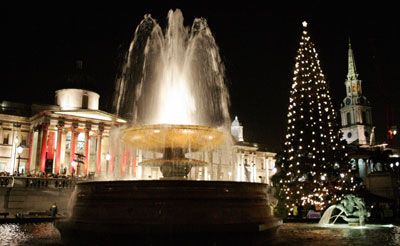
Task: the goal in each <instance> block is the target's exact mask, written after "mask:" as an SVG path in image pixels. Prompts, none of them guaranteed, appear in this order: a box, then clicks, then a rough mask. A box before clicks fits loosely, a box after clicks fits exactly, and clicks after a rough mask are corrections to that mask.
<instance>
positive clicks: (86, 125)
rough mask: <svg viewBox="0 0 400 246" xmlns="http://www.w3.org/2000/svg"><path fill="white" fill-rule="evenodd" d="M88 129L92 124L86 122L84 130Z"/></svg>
mask: <svg viewBox="0 0 400 246" xmlns="http://www.w3.org/2000/svg"><path fill="white" fill-rule="evenodd" d="M90 130H92V124H91V123H86V124H85V131H86V132H89V131H90Z"/></svg>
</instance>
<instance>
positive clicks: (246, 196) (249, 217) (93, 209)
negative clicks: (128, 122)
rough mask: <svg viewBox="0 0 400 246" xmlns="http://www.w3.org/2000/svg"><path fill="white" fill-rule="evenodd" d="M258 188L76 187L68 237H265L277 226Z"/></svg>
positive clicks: (197, 184)
mask: <svg viewBox="0 0 400 246" xmlns="http://www.w3.org/2000/svg"><path fill="white" fill-rule="evenodd" d="M266 192H267V186H266V185H265V184H260V183H243V182H240V183H239V182H225V181H188V180H148V181H111V182H109V181H107V182H106V181H103V182H86V183H80V184H77V186H76V191H75V193H74V196H75V197H74V198H73V199H74V200H75V201H76V202H75V204H74V206H73V208H72V214H71V216H70V217H69V219H67V220H64V221H59V222H58V223H57V224H56V226H57V227H58V228H59V230H60V232H61V235H62V236H63V237H66V238H69V239H70V238H76V237H77V236H78V235H81V236H83V237H94V236H95V235H96V237H98V236H104V237H114V236H118V237H125V236H126V237H129V235H137V234H139V235H154V234H169V235H171V234H182V233H184V234H187V233H189V234H191V233H256V234H257V233H267V232H268V233H269V232H271V231H274V230H275V229H276V228H277V227H278V226H279V225H280V224H281V221H280V220H278V219H275V218H274V217H273V215H272V214H271V213H270V210H269V209H268V207H267V202H268V201H267V194H266Z"/></svg>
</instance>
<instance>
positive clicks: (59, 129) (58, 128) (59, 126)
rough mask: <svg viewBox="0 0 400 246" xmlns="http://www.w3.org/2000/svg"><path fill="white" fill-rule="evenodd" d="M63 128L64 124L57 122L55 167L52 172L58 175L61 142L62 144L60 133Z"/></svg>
mask: <svg viewBox="0 0 400 246" xmlns="http://www.w3.org/2000/svg"><path fill="white" fill-rule="evenodd" d="M63 127H64V122H63V121H59V122H58V124H57V147H56V163H55V164H56V165H55V169H54V172H55V173H57V174H59V173H60V159H61V142H62V135H63V134H62V131H63Z"/></svg>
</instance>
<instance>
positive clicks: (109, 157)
mask: <svg viewBox="0 0 400 246" xmlns="http://www.w3.org/2000/svg"><path fill="white" fill-rule="evenodd" d="M110 160H111V155H110V153H107V154H106V175H107V176H108V162H109V161H110Z"/></svg>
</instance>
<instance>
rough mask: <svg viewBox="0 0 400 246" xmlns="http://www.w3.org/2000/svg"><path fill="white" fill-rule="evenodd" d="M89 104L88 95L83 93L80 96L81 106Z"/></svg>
mask: <svg viewBox="0 0 400 246" xmlns="http://www.w3.org/2000/svg"><path fill="white" fill-rule="evenodd" d="M88 106H89V96H88V95H87V94H84V95H83V96H82V108H83V109H87V108H88Z"/></svg>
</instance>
